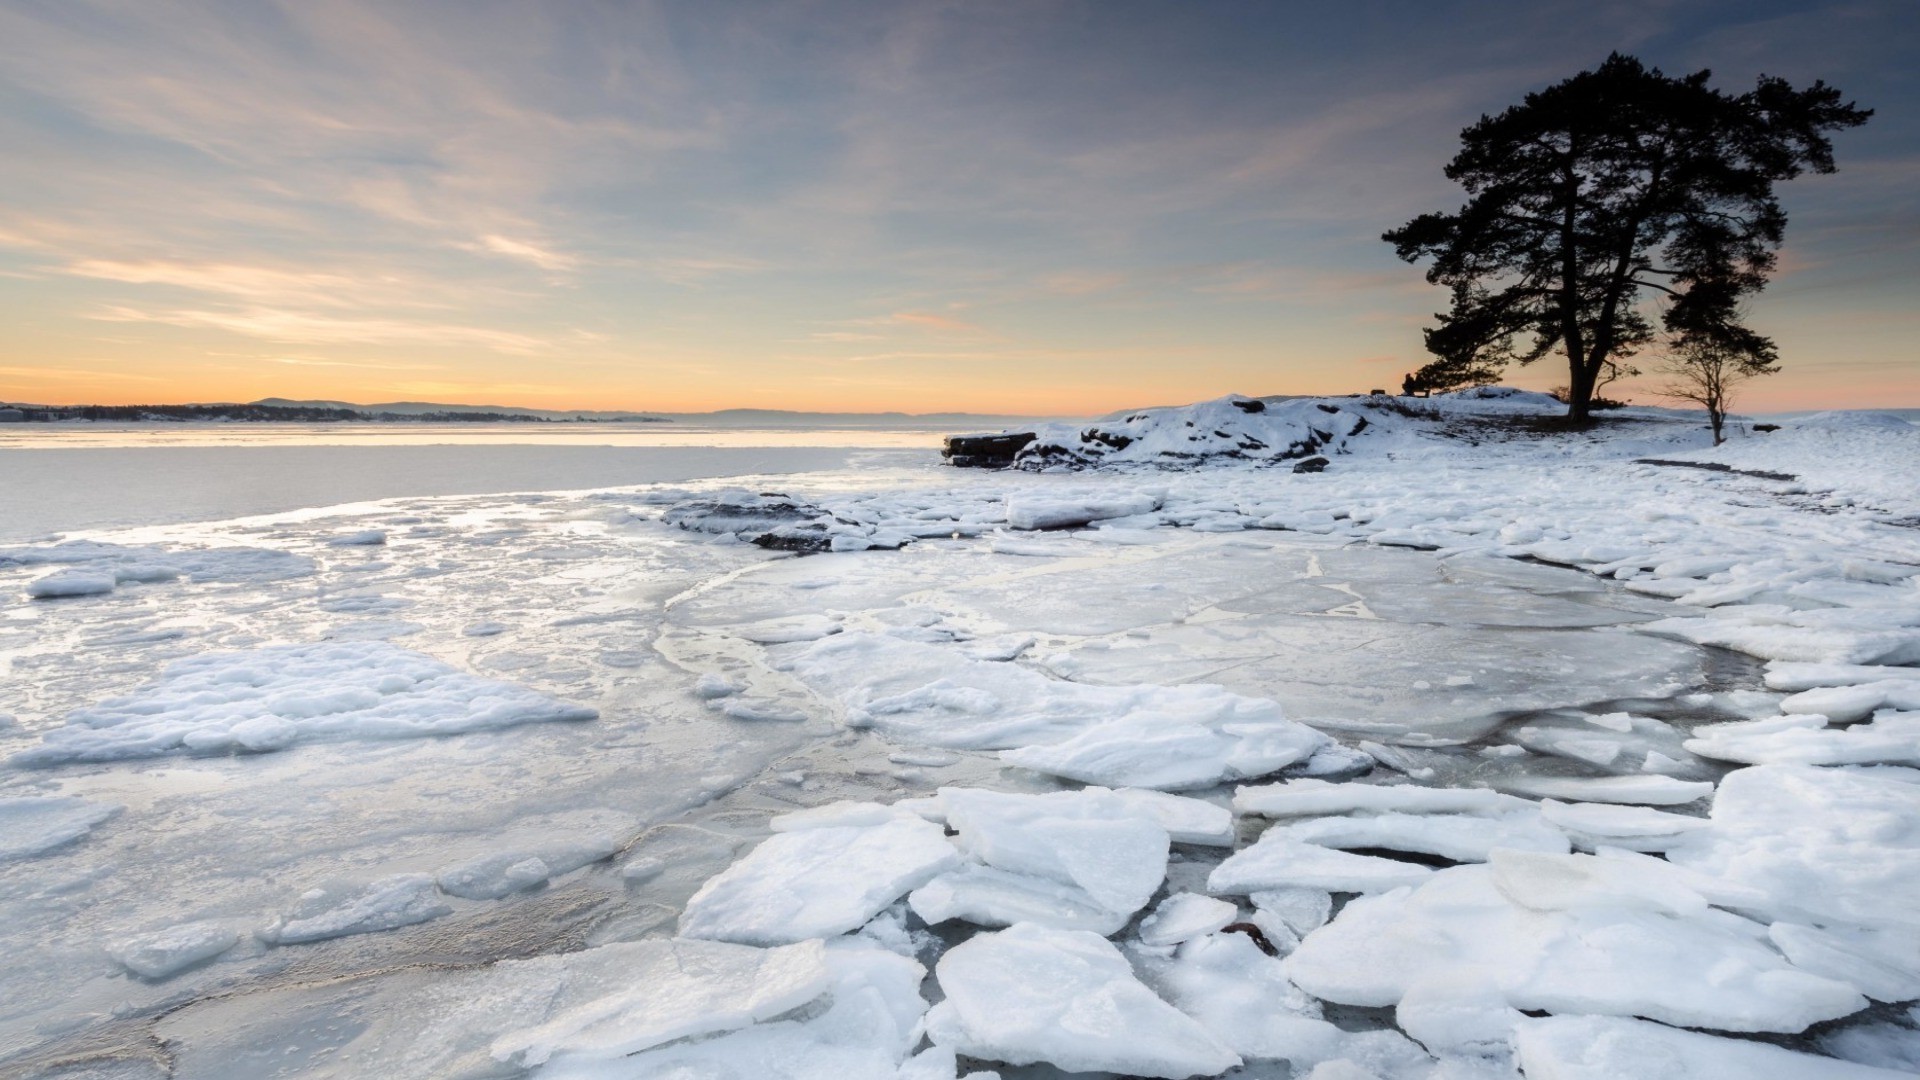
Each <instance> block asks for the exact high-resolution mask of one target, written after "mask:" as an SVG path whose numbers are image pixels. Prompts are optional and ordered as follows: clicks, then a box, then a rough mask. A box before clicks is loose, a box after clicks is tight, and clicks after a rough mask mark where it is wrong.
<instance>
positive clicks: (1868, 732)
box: [1687, 683, 1920, 765]
mask: <svg viewBox="0 0 1920 1080" xmlns="http://www.w3.org/2000/svg"><path fill="white" fill-rule="evenodd" d="M1914 685H1916V686H1920V683H1916V684H1914ZM1880 700H1881V699H1880V698H1879V697H1875V698H1874V699H1873V702H1872V704H1873V705H1874V706H1876V707H1877V706H1878V704H1879V703H1880ZM1916 700H1920V699H1916ZM1827 719H1828V718H1827V717H1825V716H1793V715H1789V716H1781V717H1775V718H1770V719H1766V720H1752V721H1746V722H1741V723H1731V724H1710V725H1707V726H1704V727H1699V728H1695V729H1694V736H1695V737H1694V738H1691V739H1688V740H1687V749H1688V750H1691V751H1693V752H1694V753H1696V754H1699V755H1700V756H1701V757H1710V758H1718V759H1719V760H1721V761H1738V762H1742V763H1745V764H1751V765H1866V764H1874V763H1886V764H1895V765H1920V712H1907V713H1903V712H1892V711H1887V712H1882V713H1880V714H1879V715H1878V716H1876V717H1874V719H1873V720H1871V721H1870V722H1868V723H1865V724H1854V725H1852V726H1851V727H1844V728H1836V727H1832V726H1830V725H1829V724H1828V723H1827Z"/></svg>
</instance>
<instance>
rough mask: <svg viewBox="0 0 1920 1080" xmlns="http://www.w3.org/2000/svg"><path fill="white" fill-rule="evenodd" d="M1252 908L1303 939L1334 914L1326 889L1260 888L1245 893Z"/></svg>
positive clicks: (1323, 924)
mask: <svg viewBox="0 0 1920 1080" xmlns="http://www.w3.org/2000/svg"><path fill="white" fill-rule="evenodd" d="M1247 899H1249V900H1251V901H1253V906H1254V907H1255V908H1256V909H1257V910H1258V911H1259V912H1260V913H1261V914H1264V915H1270V916H1272V917H1273V918H1275V919H1278V920H1279V921H1280V924H1281V925H1282V926H1285V927H1286V928H1287V929H1288V930H1289V931H1291V932H1292V933H1293V934H1294V935H1296V936H1298V937H1306V936H1307V935H1308V934H1311V933H1313V932H1314V931H1315V930H1318V929H1320V928H1321V927H1322V926H1325V925H1326V924H1327V916H1329V915H1331V914H1333V895H1332V894H1331V893H1329V892H1327V891H1326V890H1325V889H1306V888H1300V887H1298V886H1294V887H1289V888H1282V889H1260V890H1257V891H1255V892H1251V893H1248V894H1247Z"/></svg>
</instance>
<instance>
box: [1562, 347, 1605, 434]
mask: <svg viewBox="0 0 1920 1080" xmlns="http://www.w3.org/2000/svg"><path fill="white" fill-rule="evenodd" d="M1598 374H1599V372H1598V369H1596V368H1594V367H1591V366H1589V365H1586V364H1583V363H1580V362H1579V361H1577V360H1571V359H1570V360H1569V362H1568V372H1567V375H1568V378H1567V419H1568V420H1569V421H1570V422H1572V423H1576V424H1584V423H1586V422H1587V421H1588V420H1589V419H1591V418H1592V412H1591V409H1592V407H1593V380H1594V378H1595V376H1596V375H1598Z"/></svg>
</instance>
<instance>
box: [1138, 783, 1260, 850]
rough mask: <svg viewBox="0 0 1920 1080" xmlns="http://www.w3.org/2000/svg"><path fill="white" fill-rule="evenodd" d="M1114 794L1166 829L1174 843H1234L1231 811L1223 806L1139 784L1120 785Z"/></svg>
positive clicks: (1215, 844) (1220, 844)
mask: <svg viewBox="0 0 1920 1080" xmlns="http://www.w3.org/2000/svg"><path fill="white" fill-rule="evenodd" d="M1113 794H1114V797H1115V798H1117V799H1119V800H1120V801H1121V802H1122V803H1123V804H1125V805H1126V806H1128V807H1130V808H1132V809H1133V811H1134V812H1135V813H1137V814H1139V815H1140V816H1142V817H1145V818H1147V819H1148V820H1150V821H1153V822H1156V823H1158V824H1159V826H1160V827H1161V828H1163V829H1165V830H1167V836H1168V837H1169V838H1170V839H1172V840H1173V842H1174V843H1176V844H1199V845H1203V846H1206V847H1232V846H1233V842H1234V832H1233V813H1232V812H1231V811H1229V810H1228V809H1227V808H1226V807H1224V806H1215V805H1214V804H1213V803H1210V802H1206V801H1204V800H1201V799H1191V798H1187V797H1186V796H1183V795H1169V794H1167V793H1166V792H1163V791H1146V790H1142V789H1140V788H1121V789H1119V790H1117V791H1115V792H1114V793H1113Z"/></svg>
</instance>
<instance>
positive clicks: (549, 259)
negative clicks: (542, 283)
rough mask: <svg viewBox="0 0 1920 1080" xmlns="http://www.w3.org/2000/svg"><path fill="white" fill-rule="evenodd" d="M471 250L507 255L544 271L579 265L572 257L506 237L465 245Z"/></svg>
mask: <svg viewBox="0 0 1920 1080" xmlns="http://www.w3.org/2000/svg"><path fill="white" fill-rule="evenodd" d="M463 246H466V247H467V248H468V249H469V250H479V251H490V252H492V253H494V254H495V255H505V256H507V257H508V258H511V259H519V260H521V261H522V262H529V263H532V264H533V265H535V266H537V267H539V268H540V269H542V270H571V269H573V268H574V267H575V266H577V265H579V260H578V259H575V258H574V257H572V256H570V255H562V254H560V253H559V252H556V251H550V250H548V249H546V248H543V247H540V246H538V245H536V244H530V243H527V242H526V241H524V240H512V239H509V238H507V237H505V236H483V237H481V238H480V243H479V244H477V245H463Z"/></svg>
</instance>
